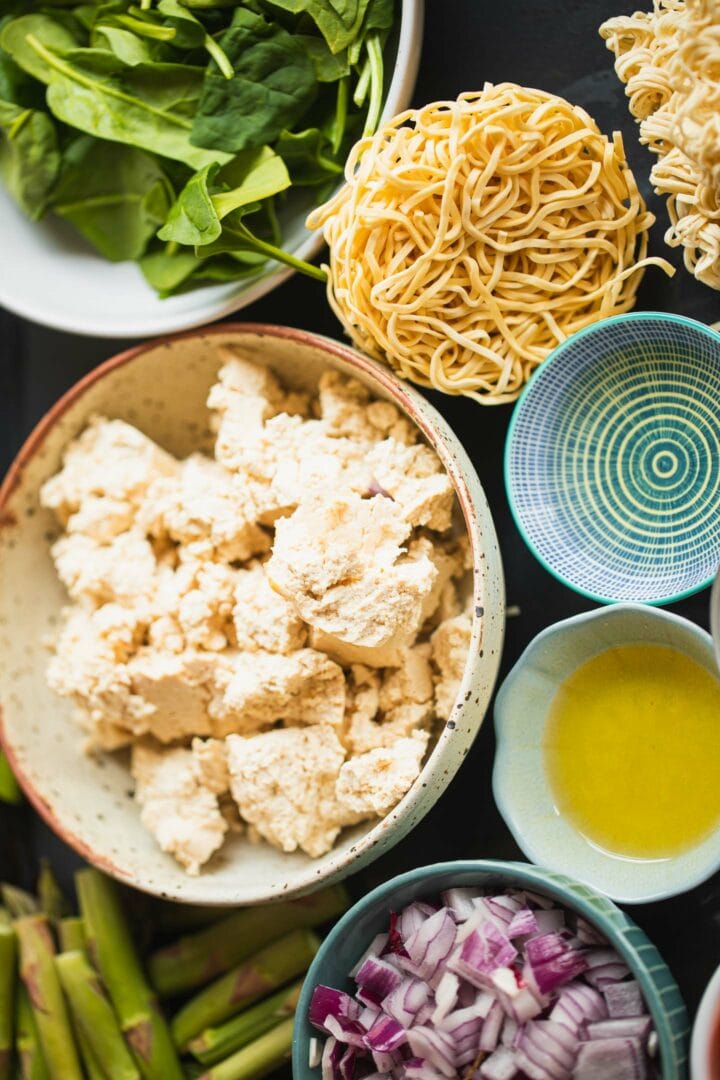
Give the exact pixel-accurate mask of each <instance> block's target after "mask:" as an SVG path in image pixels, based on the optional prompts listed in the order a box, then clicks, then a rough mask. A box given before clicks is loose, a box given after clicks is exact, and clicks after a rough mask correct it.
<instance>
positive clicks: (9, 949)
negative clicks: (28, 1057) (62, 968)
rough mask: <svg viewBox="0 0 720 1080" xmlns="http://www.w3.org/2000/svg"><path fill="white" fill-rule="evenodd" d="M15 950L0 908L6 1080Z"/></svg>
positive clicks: (0, 1062)
mask: <svg viewBox="0 0 720 1080" xmlns="http://www.w3.org/2000/svg"><path fill="white" fill-rule="evenodd" d="M16 950H17V943H16V939H15V931H14V930H13V928H12V926H11V924H10V917H9V915H8V914H7V912H5V911H2V910H1V909H0V1080H8V1078H9V1076H10V1067H11V1062H12V1056H13V1028H14V1024H15V1008H14V1000H15V983H16V981H17V980H16V968H15V953H16Z"/></svg>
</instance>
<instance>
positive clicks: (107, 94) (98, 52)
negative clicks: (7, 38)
mask: <svg viewBox="0 0 720 1080" xmlns="http://www.w3.org/2000/svg"><path fill="white" fill-rule="evenodd" d="M29 43H30V45H31V46H32V48H33V49H34V50H35V51H36V52H37V54H38V56H39V57H40V58H41V59H42V60H43V61H44V63H45V65H46V67H47V73H46V77H47V78H49V80H50V85H49V86H48V91H47V102H48V107H49V108H50V111H51V112H52V113H53V114H54V115H55V116H56V117H57V118H58V119H59V120H62V121H64V122H65V123H66V124H69V125H70V126H71V127H75V128H78V129H79V130H80V131H85V132H87V134H88V135H94V136H95V137H96V138H98V139H107V140H109V141H111V142H121V143H127V144H129V145H130V146H137V147H139V148H140V149H141V150H148V151H150V152H154V153H156V154H160V155H161V156H162V157H169V158H175V159H177V160H178V161H181V162H183V163H184V164H185V165H188V166H189V167H190V168H192V169H202V168H204V167H205V166H206V165H208V164H210V163H211V162H214V161H217V162H221V163H224V162H226V161H229V159H230V155H228V154H223V153H222V152H221V151H218V150H204V149H201V148H199V147H195V146H193V145H192V144H191V143H190V139H189V135H190V130H191V127H192V120H191V119H190V117H191V116H192V113H193V109H194V107H195V103H196V100H197V94H198V92H199V90H200V87H201V85H202V70H201V69H199V68H195V67H191V66H189V65H187V64H144V63H141V64H136V65H135V66H134V67H129V66H128V65H127V64H123V63H122V62H121V61H120V60H118V59H117V57H115V56H113V55H112V53H108V52H105V51H104V50H102V49H76V50H73V51H71V52H68V53H65V54H64V55H63V56H62V57H61V56H58V55H57V54H56V53H54V52H52V50H50V49H47V48H46V47H45V46H44V45H42V44H41V43H40V42H39V41H37V40H36V39H35V38H33V37H32V35H31V36H30V38H29Z"/></svg>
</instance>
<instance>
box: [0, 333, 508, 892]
mask: <svg viewBox="0 0 720 1080" xmlns="http://www.w3.org/2000/svg"><path fill="white" fill-rule="evenodd" d="M234 333H241V334H251V335H255V336H259V337H271V338H276V339H278V338H279V339H284V340H286V341H295V342H298V343H300V344H304V345H307V346H310V347H314V348H319V349H320V350H321V351H322V352H324V353H325V354H327V355H328V356H329V357H334V358H336V359H339V360H342V361H344V362H345V363H347V364H349V365H350V366H351V367H353V368H355V369H356V370H357V371H360V372H362V373H363V374H365V375H367V376H368V377H369V378H370V379H371V380H372V381H373V382H375V383H377V384H378V385H379V386H381V387H382V388H383V389H384V390H386V391H387V392H388V394H389V395H390V396H391V397H392V398H393V399H394V401H395V402H397V404H398V405H399V406H400V408H401V409H402V410H403V412H405V413H406V414H407V415H408V416H409V417H410V419H411V420H412V421H413V423H414V424H415V425H416V426H417V427H418V428H419V430H420V431H421V432H422V433H423V434H424V435H425V437H426V438H427V440H428V442H429V443H430V445H431V446H432V447H433V449H434V450H435V451H436V453H437V454H438V456H439V457H440V459H441V461H442V464H443V466H444V468H445V469H446V471H447V473H448V475H449V476H450V479H451V481H452V484H453V487H454V489H455V493H456V495H457V497H458V501H459V504H460V508H461V511H462V514H463V519H464V522H465V528H466V531H467V535H468V538H469V540H470V545H471V550H472V556H473V566H474V575H475V576H476V575H477V574H478V573H480V572H481V571H480V568H481V567H482V565H483V560H484V554H483V552H482V551H481V550H479V532H478V529H477V525H476V522H475V518H476V515H475V512H474V508H473V503H474V500H473V497H472V495H471V493H470V491H469V488H468V485H467V482H466V479H465V477H464V475H463V473H462V470H461V469H460V468H459V467H458V465H457V463H456V462H455V460H454V458H453V455H452V453H451V452H450V451H449V449H448V447H447V445H446V442H445V438H444V437H443V436H442V435H439V434H438V431H437V430H436V428H435V426H434V425H433V423H431V422H430V420H429V419H428V418H427V417H425V416H424V415H423V412H422V409H420V408H419V407H418V404H417V403H416V401H417V398H418V396H419V395H418V392H417V391H416V390H414V389H413V388H411V387H409V386H406V385H405V384H404V383H403V382H402V381H401V380H400V379H399V378H398V377H397V376H395V375H394V373H393V372H391V371H390V370H389V369H386V368H383V367H382V366H381V365H380V364H379V363H378V362H377V361H375V360H373V359H371V358H370V357H368V356H365V355H364V354H363V353H360V352H358V351H357V350H355V349H353V348H351V347H350V346H347V345H344V344H342V343H341V342H338V341H335V340H333V339H332V338H328V337H325V336H324V335H322V334H317V333H313V332H311V331H307V330H301V329H297V328H294V327H288V326H281V325H278V324H273V323H254V322H222V323H215V324H213V325H212V326H207V327H202V328H195V329H191V330H187V331H183V332H181V333H177V334H168V335H165V336H163V337H159V338H152V339H150V340H149V341H147V342H143V343H142V344H140V345H135V346H133V347H132V348H130V349H125V350H123V351H122V352H120V353H117V354H116V355H115V356H111V357H110V358H109V359H107V360H105V361H103V362H102V363H101V364H99V365H98V366H97V367H95V368H93V370H92V371H90V372H88V373H87V374H86V375H84V376H83V377H82V378H81V379H79V380H78V381H77V382H76V383H74V384H73V385H72V386H71V387H70V388H69V389H68V390H67V391H66V392H65V393H64V394H63V395H62V396H61V397H60V398H59V399H58V400H57V401H56V402H55V404H54V405H52V406H51V408H50V409H48V411H47V412H46V413H45V414H44V416H43V417H42V418H41V419H40V420H39V421H38V423H37V424H36V425H35V427H34V428H33V430H32V431H31V432H30V434H29V435H28V437H27V439H26V440H25V442H24V443H23V444H22V446H21V448H20V450H19V451H18V453H17V455H16V457H15V459H14V460H13V462H12V464H11V465H10V468H9V469H8V471H7V473H6V475H5V478H4V479H3V482H2V484H0V528H2V526H3V525H13V524H15V517H14V514H13V513H12V511H11V510H10V509H9V507H8V501H9V499H10V497H11V495H12V493H13V492H14V491H15V489H16V487H17V486H18V484H19V483H20V480H21V477H22V473H23V470H24V469H25V467H26V465H27V464H28V462H29V461H30V460H31V459H32V458H33V456H34V455H35V453H36V452H37V450H38V448H39V447H40V446H41V445H42V444H43V442H44V440H45V439H46V437H47V436H48V434H49V432H50V431H51V430H52V428H53V427H54V425H55V424H56V423H57V422H58V420H59V419H60V418H61V417H62V416H63V415H64V414H65V413H66V412H67V411H68V409H69V408H70V407H71V406H72V405H74V404H75V403H76V402H77V401H78V399H80V398H81V397H82V396H83V395H84V394H85V392H86V391H87V390H88V389H90V387H92V386H94V385H95V384H96V383H98V382H100V381H101V380H102V379H104V378H105V376H106V375H109V374H110V373H111V372H113V371H115V370H116V369H117V368H120V367H123V366H124V365H126V364H129V363H131V362H132V361H134V360H136V359H138V358H139V357H141V356H143V355H144V354H145V353H148V352H154V351H156V350H158V349H161V348H163V347H164V346H167V345H171V344H174V343H175V342H177V341H185V340H189V339H193V338H197V339H203V338H207V337H214V336H226V335H228V334H234ZM421 400H422V401H424V399H421ZM427 404H428V407H429V408H430V409H431V410H432V411H434V408H433V406H431V405H430V404H429V403H427ZM475 584H476V582H475V583H474V585H475ZM483 614H484V612H483V609H482V608H479V609H476V611H475V613H474V615H473V641H475V640H476V635H477V632H478V622H479V619H480V618H481V617H482V616H483ZM472 648H473V646H472V644H471V650H472ZM482 655H483V654H482V651H481V652H480V656H482ZM494 660H495V670H494V673H493V675H492V680H491V684H490V690H492V685H493V684H494V681H495V679H496V677H497V669H498V667H499V663H500V649H498V650H497V655H496V656H495V657H494ZM469 670H470V668H469V667H466V669H465V673H464V677H463V686H464V685H465V682H466V681H467V679H468V672H469ZM490 696H491V695H490V693H488V701H487V704H489V701H490ZM468 698H469V695H467V694H466V695H465V697H464V699H463V706H464V703H465V702H466V701H467V700H468ZM458 700H460V699H458ZM483 715H484V714H483ZM481 723H482V717H481V720H480V721H479V722H478V724H477V728H476V730H475V732H474V733H473V735H472V738H473V739H474V738H475V736H476V735H477V731H478V730H479V728H480V724H481ZM455 728H456V718H455V715H454V714H453V719H452V720H451V721H449V722H448V723H446V724H445V725H444V727H443V728H442V730H441V731H440V733H439V735H438V737H437V740H436V742H435V745H434V747H433V749H432V751H431V754H430V757H429V758H428V759H427V761H426V762H425V765H424V766H423V769H422V771H421V773H420V775H419V777H418V778H417V780H416V782H415V783H414V784H413V785H412V787H411V789H410V791H409V792H408V793H407V794H406V795H405V797H404V798H403V799H402V800H401V801H400V802H399V803H398V804H397V806H395V807H394V808H393V809H392V810H391V811H390V813H389V814H387V815H386V816H385V817H384V818H381V819H380V820H379V821H378V822H376V823H375V824H374V825H373V827H372V828H370V829H368V831H367V832H366V833H365V834H364V835H363V836H361V837H359V838H358V840H357V841H356V842H355V843H354V844H353V845H352V846H351V847H350V848H348V849H347V850H345V851H343V852H342V853H338V854H337V857H336V860H335V862H334V863H333V864H332V866H330V867H327V868H326V870H325V871H322V870H320V869H318V870H316V871H315V872H313V870H312V868H311V867H310V868H308V870H307V872H306V873H305V875H304V878H305V879H306V880H304V881H303V883H302V884H300V885H298V886H290V887H288V886H286V887H285V888H284V889H283V890H281V889H278V890H277V892H275V893H273V895H272V897H270V896H268V897H267V899H266V900H257V901H239V902H240V903H243V902H249V903H261V902H262V903H265V902H270V900H275V899H277V900H282V899H286V898H287V897H288V896H289V895H293V896H299V895H302V894H303V893H305V892H310V891H312V890H313V889H315V888H319V887H320V885H321V884H322V883H323V882H324V881H325V879H326V878H328V877H332V878H333V879H337V878H338V877H341V876H345V875H346V874H348V873H350V872H351V870H352V864H353V863H354V862H356V861H357V860H359V859H360V858H361V857H362V856H363V855H365V854H366V853H367V852H368V851H369V850H370V849H372V848H373V847H374V846H375V845H377V844H378V843H380V841H381V840H382V839H383V836H384V834H385V832H386V831H387V830H388V829H390V828H392V826H393V825H395V824H400V823H401V822H402V821H403V819H405V818H407V817H408V816H409V815H410V813H411V811H412V809H413V807H414V806H415V804H416V803H417V802H419V801H421V799H422V798H423V796H424V788H425V787H426V786H427V785H426V784H425V783H420V782H419V781H421V780H422V778H423V775H424V774H427V770H428V769H430V767H431V766H432V764H433V762H434V760H436V758H437V755H438V754H439V752H440V751H441V749H442V748H443V746H446V745H447V743H448V741H449V738H450V737H451V735H452V732H453V731H454V730H455ZM471 741H472V740H471ZM0 746H1V747H2V749H3V750H4V752H5V755H6V757H7V759H8V762H9V763H10V767H11V768H12V770H13V772H14V774H15V776H16V778H17V780H18V783H19V784H20V787H21V788H22V790H23V792H24V794H25V796H26V797H27V799H28V801H29V802H30V804H31V805H32V806H33V808H34V809H35V810H36V811H37V813H38V814H39V816H40V817H41V818H42V819H43V821H44V822H45V823H46V824H47V825H48V826H49V827H50V828H51V829H52V830H53V832H54V833H55V834H56V835H57V836H58V837H59V838H60V839H61V840H62V841H63V842H64V843H66V844H67V845H68V847H70V848H72V849H73V850H74V851H75V852H76V853H77V854H78V855H80V856H81V857H82V858H83V859H85V860H86V861H87V862H89V863H91V864H92V865H94V866H96V867H98V868H99V869H101V870H104V871H105V872H107V873H108V874H110V875H111V876H112V877H114V878H116V879H117V880H118V881H121V882H122V883H124V884H126V885H130V886H132V887H133V888H136V889H139V890H140V891H143V892H147V893H149V894H151V895H155V896H161V897H164V896H168V894H167V893H166V892H165V891H163V890H161V889H158V888H157V887H151V886H149V885H148V884H147V883H145V882H144V881H143V880H142V879H136V878H135V877H134V876H133V875H132V874H130V873H128V870H127V869H126V868H125V867H122V866H118V865H117V864H116V863H115V862H113V860H112V859H109V858H108V856H107V855H105V854H104V853H102V852H99V851H97V850H95V848H94V847H92V846H90V845H89V844H87V843H86V842H85V841H84V840H83V839H82V838H81V837H79V836H78V835H76V833H75V832H73V831H72V830H71V829H69V828H67V827H66V826H65V825H63V824H62V823H61V822H60V821H59V820H58V817H57V815H56V813H54V812H53V809H52V808H51V807H50V806H49V804H48V803H47V802H46V800H45V799H44V798H43V796H42V794H41V793H40V792H39V791H38V790H37V788H36V787H35V785H34V783H33V782H32V780H31V779H30V778H29V777H28V775H27V774H26V772H25V770H24V768H23V766H22V764H21V763H20V761H19V760H18V757H17V755H16V754H15V752H14V750H13V747H12V744H11V742H10V740H9V739H8V737H7V735H6V732H5V725H4V716H3V709H2V705H0ZM459 764H460V763H459V762H458V763H457V765H455V766H454V767H452V768H450V769H449V770H447V772H449V775H448V776H447V783H449V782H450V780H451V779H452V776H453V775H454V774H455V772H456V770H457V768H459ZM431 805H432V804H428V805H427V806H426V807H425V808H424V809H423V810H422V812H421V814H420V816H419V817H418V819H417V821H415V822H414V823H413V824H411V825H410V826H409V827H408V828H407V829H405V830H404V831H401V832H400V834H399V835H398V837H397V841H398V842H399V840H400V839H402V837H403V836H404V835H406V834H407V832H408V831H409V829H410V828H413V827H414V825H415V824H417V823H418V821H419V820H420V819H421V818H422V817H423V816H424V814H425V813H427V812H428V811H429V810H430V808H431ZM321 873H322V877H321V879H320V880H319V881H318V879H317V876H316V875H317V874H321ZM188 889H189V891H190V892H192V879H188ZM170 898H171V899H173V900H176V901H178V902H181V903H203V904H205V905H206V906H218V907H224V906H227V905H228V904H230V903H232V901H230V900H227V899H218V900H213V899H210V898H207V897H206V896H203V897H202V899H199V898H197V897H195V896H187V897H186V896H179V895H173V896H172V897H170Z"/></svg>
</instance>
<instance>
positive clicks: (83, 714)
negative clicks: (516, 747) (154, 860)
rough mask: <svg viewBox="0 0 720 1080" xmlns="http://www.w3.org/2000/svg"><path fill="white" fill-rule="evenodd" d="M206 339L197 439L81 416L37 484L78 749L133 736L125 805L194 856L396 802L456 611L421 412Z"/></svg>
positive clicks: (441, 488)
mask: <svg viewBox="0 0 720 1080" xmlns="http://www.w3.org/2000/svg"><path fill="white" fill-rule="evenodd" d="M218 353H219V355H220V359H221V362H222V366H221V368H220V371H219V374H218V380H217V383H216V385H215V386H214V387H213V388H212V390H211V391H210V395H209V398H208V405H209V407H210V409H211V410H212V416H211V421H210V424H211V427H212V428H213V429H214V430H215V431H216V434H217V439H216V446H215V457H214V458H211V457H207V456H205V455H203V454H200V453H196V454H192V455H191V456H190V457H188V458H186V459H185V460H184V461H182V462H181V461H176V460H175V458H173V457H172V456H171V455H169V454H167V453H166V452H165V451H164V450H162V449H161V448H160V447H158V446H156V445H155V443H153V442H152V441H151V440H150V439H148V438H147V437H146V436H145V435H143V434H142V433H141V432H139V431H136V430H135V429H134V428H133V427H131V426H130V425H128V424H126V423H124V422H123V421H119V420H106V419H104V418H96V419H94V420H92V421H91V422H90V424H89V426H88V428H87V429H86V430H85V431H84V432H82V433H81V434H80V436H79V437H78V438H77V439H76V440H75V441H74V442H73V443H72V444H71V445H70V446H69V447H68V449H67V452H66V453H65V456H64V459H63V466H62V468H61V470H60V471H59V472H58V474H57V475H56V476H54V477H53V478H52V479H51V480H48V481H47V483H46V484H45V485H44V486H43V488H42V494H41V499H42V503H43V505H44V506H47V507H48V508H50V509H52V510H54V512H55V514H56V515H57V517H58V519H59V521H60V523H61V524H62V526H63V527H64V535H63V536H62V537H61V538H60V539H59V540H57V542H56V543H55V544H54V545H53V547H52V555H53V558H54V560H55V563H56V566H57V571H58V575H59V577H60V579H61V580H62V582H63V583H64V584H65V586H66V588H67V591H68V593H69V596H70V598H71V601H72V604H71V606H70V607H69V608H68V610H67V612H66V613H65V615H64V618H63V624H62V627H61V630H60V634H59V637H58V640H57V643H56V649H55V654H54V656H53V657H52V659H51V661H50V664H49V668H48V682H49V685H50V686H51V688H52V689H53V690H55V691H56V692H57V693H59V694H62V695H64V696H65V697H67V698H69V699H70V700H71V702H72V704H73V706H74V709H75V717H76V720H77V723H78V726H79V727H80V728H81V729H82V730H83V731H84V732H85V733H86V734H87V747H88V748H89V749H90V750H93V751H99V750H115V749H118V748H121V747H125V746H130V747H131V749H132V772H133V776H134V777H135V779H136V795H137V799H138V803H139V805H140V808H141V816H142V820H143V822H144V823H145V825H146V826H147V828H148V829H149V830H151V831H152V832H153V834H154V835H155V836H156V837H157V840H158V843H159V844H160V847H161V848H162V849H163V850H164V851H166V852H168V853H170V854H172V855H174V856H175V858H176V859H177V860H178V861H179V862H180V863H181V864H182V865H183V866H185V867H186V868H187V870H188V872H189V873H197V872H198V871H199V869H200V867H201V866H202V865H203V864H204V863H205V862H206V861H207V860H208V859H209V858H210V856H211V855H212V854H213V852H214V851H216V850H217V848H218V847H219V846H220V845H221V843H222V841H223V838H224V836H225V834H226V833H227V832H228V831H233V832H240V831H242V832H245V833H246V834H247V836H248V838H249V839H250V840H251V841H253V842H255V841H257V842H261V841H263V840H265V841H267V842H269V843H271V844H274V845H275V846H276V847H278V848H280V849H282V850H285V851H295V850H296V849H298V848H299V849H301V850H303V851H305V852H307V853H308V854H309V855H311V856H313V857H316V856H318V855H321V854H323V853H324V852H326V851H328V850H329V849H330V847H331V846H332V844H333V843H334V842H335V839H336V837H337V835H338V833H339V832H340V830H341V829H343V828H345V827H346V826H349V825H353V824H356V823H358V822H360V821H362V820H366V819H368V818H374V817H377V816H378V815H382V814H384V813H386V812H387V811H388V810H389V809H391V807H392V806H394V805H395V804H396V803H397V801H398V800H399V799H401V798H402V797H403V795H404V794H405V793H406V791H407V790H408V789H409V787H410V786H411V784H412V783H413V780H414V778H415V777H416V776H417V774H418V772H419V770H420V764H421V761H422V758H423V755H424V753H425V751H426V749H427V746H428V740H429V737H430V736H429V732H430V731H431V729H432V725H433V721H434V719H435V717H436V716H437V715H444V714H445V712H447V711H449V708H450V707H451V705H452V698H453V697H454V695H455V693H456V690H457V685H458V683H459V680H460V677H461V675H462V669H463V667H464V662H465V657H466V655H467V646H468V639H469V633H468V634H466V633H465V631H466V629H467V628H469V625H470V622H469V618H468V617H467V616H466V615H463V614H461V613H460V612H461V602H460V599H459V597H458V590H457V588H456V585H459V583H460V579H461V578H462V576H463V574H464V573H465V571H466V569H467V562H468V560H467V551H468V546H467V543H465V544H464V545H463V541H462V540H458V539H456V538H455V537H454V536H453V534H452V532H451V531H450V519H451V511H452V503H453V492H452V486H451V484H450V480H449V478H448V477H447V476H446V475H445V473H444V472H443V470H442V467H441V464H440V461H439V460H438V458H437V457H436V456H435V454H434V452H433V451H432V450H431V449H429V448H428V447H427V446H425V445H424V444H422V443H420V442H418V438H419V433H418V429H417V427H416V426H415V425H414V424H412V423H411V422H410V421H409V420H408V419H407V418H406V417H405V416H403V415H402V414H401V412H400V410H399V409H398V408H397V407H396V406H395V405H393V404H392V403H391V402H387V401H374V400H372V398H371V397H370V393H369V391H368V390H367V389H366V387H365V386H364V385H363V384H362V383H360V382H359V381H357V380H355V379H352V378H348V377H346V376H344V375H341V374H339V373H337V372H335V371H327V372H325V373H324V374H323V375H322V377H321V379H320V382H319V387H318V393H317V394H316V395H315V396H314V397H313V399H312V400H311V399H310V395H308V394H305V393H291V392H287V391H286V390H285V389H284V388H283V386H282V385H281V383H280V381H279V380H278V378H277V377H276V376H275V374H274V373H273V372H272V371H271V370H269V369H268V368H266V367H264V366H262V365H260V364H256V363H253V362H251V361H250V360H248V359H245V358H243V357H241V356H238V355H236V354H235V353H234V352H233V351H232V350H231V349H229V348H227V347H224V346H221V347H220V348H219V349H218ZM439 532H441V533H443V534H444V535H443V536H439V535H438V533H439ZM462 587H463V588H464V586H462ZM436 628H437V629H436ZM433 630H434V631H435V633H434V634H433V636H432V645H431V644H430V640H429V638H430V635H431V633H432V632H433ZM433 684H434V685H433ZM448 702H449V704H448Z"/></svg>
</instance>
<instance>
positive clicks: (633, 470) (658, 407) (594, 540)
mask: <svg viewBox="0 0 720 1080" xmlns="http://www.w3.org/2000/svg"><path fill="white" fill-rule="evenodd" d="M505 485H506V488H507V493H508V499H509V501H510V507H511V509H512V512H513V516H514V518H515V521H516V523H517V526H518V528H519V529H520V532H521V533H522V535H523V538H524V539H525V541H526V543H527V544H528V546H529V547H530V549H531V550H532V551H533V553H534V554H535V555H536V556H537V558H538V559H539V560H540V562H541V563H542V564H543V565H544V566H545V567H546V569H547V570H549V571H550V573H552V574H554V575H555V577H557V578H558V579H559V580H560V581H562V582H564V584H566V585H569V586H570V588H572V589H574V590H575V591H576V592H579V593H582V594H583V595H584V596H588V597H590V598H591V599H592V600H596V601H598V602H600V603H612V602H614V601H618V600H626V601H639V602H644V603H650V604H667V603H671V602H673V601H675V600H679V599H681V598H682V597H684V596H688V595H689V594H691V593H693V592H697V591H698V590H699V589H702V588H704V587H705V586H707V585H709V584H710V582H711V581H712V578H713V576H714V574H715V571H716V570H717V567H718V563H720V334H718V333H717V332H716V331H715V330H712V329H711V328H710V327H707V326H704V325H703V324H702V323H698V322H695V321H694V320H692V319H686V318H682V317H681V316H678V315H667V314H662V313H644V312H636V313H634V314H631V315H618V316H615V317H614V318H612V319H606V320H604V321H603V322H601V323H596V324H595V325H594V326H590V327H588V328H587V329H585V330H581V331H580V332H579V333H577V334H575V335H573V337H571V338H569V339H568V340H567V341H565V342H563V343H562V345H559V346H558V347H557V348H556V349H555V350H554V351H553V352H552V353H551V354H550V356H549V357H548V359H547V360H546V361H545V362H544V363H543V364H542V366H541V367H540V368H539V369H538V371H537V373H536V374H535V375H534V376H533V378H532V380H531V381H530V383H529V385H528V387H527V389H526V390H525V392H524V393H523V395H522V397H521V398H520V400H519V401H518V403H517V405H516V407H515V411H514V413H513V416H512V419H511V422H510V428H509V431H508V437H507V443H506V447H505Z"/></svg>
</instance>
